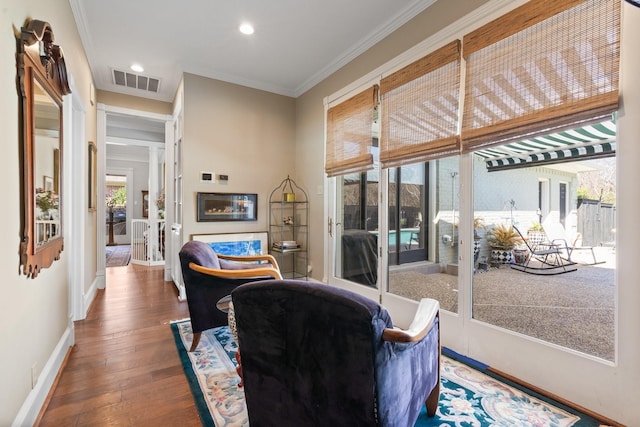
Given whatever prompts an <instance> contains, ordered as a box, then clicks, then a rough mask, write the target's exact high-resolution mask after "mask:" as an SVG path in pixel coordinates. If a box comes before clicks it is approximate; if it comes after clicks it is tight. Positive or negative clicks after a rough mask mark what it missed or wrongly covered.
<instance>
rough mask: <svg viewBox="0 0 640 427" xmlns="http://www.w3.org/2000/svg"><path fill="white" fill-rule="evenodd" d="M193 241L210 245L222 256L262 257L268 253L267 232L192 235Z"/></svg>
mask: <svg viewBox="0 0 640 427" xmlns="http://www.w3.org/2000/svg"><path fill="white" fill-rule="evenodd" d="M191 240H199V241H201V242H205V243H208V244H209V245H210V246H211V247H212V248H213V250H214V251H216V253H219V254H222V255H235V256H242V255H262V254H266V253H267V232H266V231H260V232H256V233H227V234H192V235H191Z"/></svg>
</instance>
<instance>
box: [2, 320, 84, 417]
mask: <svg viewBox="0 0 640 427" xmlns="http://www.w3.org/2000/svg"><path fill="white" fill-rule="evenodd" d="M74 342H75V335H74V330H73V321H72V320H71V319H69V326H67V329H66V330H65V331H64V333H63V334H62V337H60V341H58V344H57V345H56V348H55V349H54V350H53V353H51V356H50V357H49V360H47V363H46V364H45V365H44V367H43V368H42V372H40V375H39V376H38V381H37V383H36V385H35V387H34V388H33V389H32V390H31V392H30V393H29V394H28V395H27V398H26V399H25V401H24V403H23V404H22V407H21V408H20V411H18V415H16V418H15V419H14V420H13V424H11V425H12V426H13V427H22V426H32V425H34V424H35V422H36V420H37V418H38V415H39V414H40V410H41V409H42V406H43V405H44V403H45V401H46V399H47V396H48V394H49V391H50V390H51V387H52V386H53V382H54V381H55V379H56V376H57V375H58V372H60V369H61V368H62V363H63V362H64V359H65V357H66V355H67V351H68V350H69V347H71V346H73V344H74Z"/></svg>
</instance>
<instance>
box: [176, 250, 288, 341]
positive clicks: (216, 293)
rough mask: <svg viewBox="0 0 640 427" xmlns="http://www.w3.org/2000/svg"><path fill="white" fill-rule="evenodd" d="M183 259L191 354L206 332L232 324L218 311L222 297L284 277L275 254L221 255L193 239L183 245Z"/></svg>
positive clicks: (223, 313)
mask: <svg viewBox="0 0 640 427" xmlns="http://www.w3.org/2000/svg"><path fill="white" fill-rule="evenodd" d="M179 256H180V265H181V268H182V277H183V279H184V284H185V290H186V294H187V303H188V305H189V316H190V318H191V328H192V330H193V342H192V344H191V348H190V349H189V351H194V350H195V349H196V347H197V346H198V343H199V342H200V336H201V334H202V331H206V330H207V329H211V328H215V327H217V326H224V325H227V324H228V320H227V313H225V312H222V311H220V310H219V309H217V308H216V303H217V302H218V301H219V300H220V299H221V298H223V297H225V296H227V295H230V294H231V291H233V290H234V289H235V288H236V287H238V286H240V285H242V284H244V283H247V282H253V281H257V280H266V279H281V278H282V276H281V274H280V268H279V267H278V262H277V261H276V259H275V258H274V257H273V256H271V255H254V256H229V255H221V254H216V252H215V251H214V250H213V249H212V248H211V246H209V244H207V243H205V242H200V241H197V240H191V241H188V242H187V243H185V244H184V246H182V248H181V249H180V253H179ZM258 262H262V263H260V264H258Z"/></svg>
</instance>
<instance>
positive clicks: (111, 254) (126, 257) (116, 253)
mask: <svg viewBox="0 0 640 427" xmlns="http://www.w3.org/2000/svg"><path fill="white" fill-rule="evenodd" d="M106 253H107V260H106V263H105V266H106V267H123V266H125V265H129V261H130V260H131V246H129V245H118V246H107V248H106Z"/></svg>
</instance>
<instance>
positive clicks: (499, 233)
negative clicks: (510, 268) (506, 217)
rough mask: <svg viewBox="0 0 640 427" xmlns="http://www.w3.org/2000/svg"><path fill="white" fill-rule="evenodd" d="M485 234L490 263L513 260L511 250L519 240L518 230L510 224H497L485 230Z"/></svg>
mask: <svg viewBox="0 0 640 427" xmlns="http://www.w3.org/2000/svg"><path fill="white" fill-rule="evenodd" d="M485 236H486V238H487V243H488V244H489V247H490V248H491V263H492V264H511V263H512V262H513V254H512V252H511V251H512V250H513V248H515V246H516V245H517V244H518V241H519V240H520V235H519V234H518V232H517V231H516V230H515V229H514V228H513V227H512V226H511V225H505V224H499V225H496V226H494V227H492V228H491V229H490V230H489V231H487V234H486V235H485Z"/></svg>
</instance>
